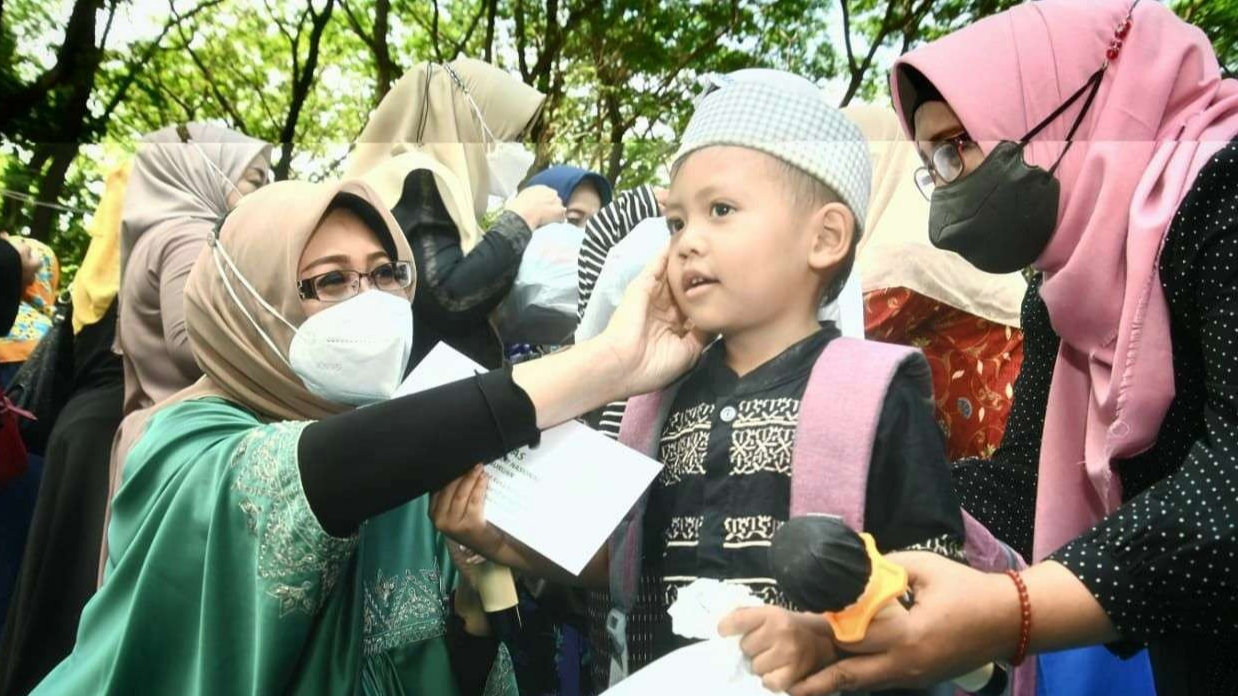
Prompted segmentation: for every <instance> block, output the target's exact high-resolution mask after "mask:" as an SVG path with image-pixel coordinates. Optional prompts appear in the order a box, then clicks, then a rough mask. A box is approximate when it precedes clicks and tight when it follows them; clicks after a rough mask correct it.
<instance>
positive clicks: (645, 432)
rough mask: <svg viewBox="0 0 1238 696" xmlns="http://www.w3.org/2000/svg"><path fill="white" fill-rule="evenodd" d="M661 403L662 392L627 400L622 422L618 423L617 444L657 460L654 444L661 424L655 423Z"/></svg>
mask: <svg viewBox="0 0 1238 696" xmlns="http://www.w3.org/2000/svg"><path fill="white" fill-rule="evenodd" d="M662 401H663V392H653V393H650V394H642V395H640V396H634V397H632V398H631V399H628V405H627V407H625V408H624V409H623V420H622V421H620V423H619V442H622V443H623V444H625V445H627V446H628V447H631V448H632V449H634V450H636V451H637V452H640V453H641V454H643V455H645V456H648V457H653V458H654V459H657V458H658V457H657V454H658V453H657V451H656V443H657V441H658V431H659V430H661V425H662V424H661V423H658V422H656V421H657V420H658V412H659V411H660V410H661V406H662Z"/></svg>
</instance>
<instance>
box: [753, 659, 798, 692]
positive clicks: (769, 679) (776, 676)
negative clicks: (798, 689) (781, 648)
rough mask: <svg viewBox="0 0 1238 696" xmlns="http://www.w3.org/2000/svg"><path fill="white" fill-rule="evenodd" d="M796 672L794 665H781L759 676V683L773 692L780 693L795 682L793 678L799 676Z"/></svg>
mask: <svg viewBox="0 0 1238 696" xmlns="http://www.w3.org/2000/svg"><path fill="white" fill-rule="evenodd" d="M796 672H797V669H796V665H794V664H789V665H783V666H782V667H779V668H778V669H775V670H774V671H772V672H769V673H768V674H766V675H765V676H763V677H761V684H763V685H764V686H765V688H766V689H768V690H770V691H773V692H774V693H782V692H783V691H786V690H787V689H788V688H790V687H791V685H793V684H795V679H796V678H797V677H799V676H800V675H799V674H797V673H796Z"/></svg>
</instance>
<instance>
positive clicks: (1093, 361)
mask: <svg viewBox="0 0 1238 696" xmlns="http://www.w3.org/2000/svg"><path fill="white" fill-rule="evenodd" d="M1130 8H1131V0H1095V1H1090V2H1078V0H1042V1H1041V2H1035V3H1026V4H1023V5H1019V6H1017V7H1015V8H1013V9H1011V10H1009V11H1007V12H1003V13H1001V14H998V15H994V16H992V17H989V18H987V19H984V20H982V21H980V22H977V23H975V24H973V25H972V26H969V27H967V28H965V29H963V30H961V31H958V32H955V33H954V34H951V35H949V36H947V37H945V38H943V39H941V40H939V41H936V42H934V43H932V44H929V45H928V46H925V47H923V48H921V49H919V50H916V51H913V52H912V53H910V54H908V55H906V56H904V57H903V58H902V59H900V60H899V61H898V62H897V63H895V66H894V70H893V72H892V73H891V75H892V79H891V82H892V91H893V93H894V101H895V108H896V109H897V110H898V111H899V114H900V115H901V116H902V121H903V124H904V126H906V127H908V129H909V130H910V129H911V128H910V123H911V120H912V116H913V114H911V113H908V112H907V109H909V108H914V104H915V102H914V100H912V99H910V98H909V97H910V96H911V94H910V93H909V89H914V88H913V87H910V86H909V83H908V81H907V80H906V79H902V68H903V67H904V66H911V67H914V68H915V69H916V70H919V71H920V72H921V73H922V74H923V75H924V76H925V77H927V78H928V80H929V81H930V82H931V83H932V84H933V85H934V86H935V87H936V88H937V89H938V90H939V91H940V92H941V94H942V97H944V99H945V100H946V102H947V103H949V104H950V106H951V107H952V108H953V109H954V111H955V113H957V114H958V117H959V120H960V121H961V122H962V123H963V126H964V127H965V128H966V129H967V132H968V133H969V134H970V135H971V137H972V139H974V140H975V141H976V142H978V143H980V145H981V147H982V148H983V149H984V150H985V151H986V152H987V151H988V150H990V149H991V147H992V146H993V145H995V144H996V141H1000V140H1018V139H1019V138H1021V137H1023V136H1024V134H1025V133H1027V131H1029V130H1030V129H1031V128H1033V127H1034V126H1035V125H1036V124H1037V123H1039V122H1040V121H1041V120H1042V119H1043V118H1044V117H1046V116H1048V115H1049V114H1050V113H1052V112H1053V110H1054V109H1055V108H1057V107H1058V106H1059V105H1060V104H1062V103H1063V102H1064V101H1065V100H1066V99H1067V98H1068V97H1069V96H1070V95H1071V94H1072V93H1074V92H1075V90H1077V89H1078V88H1079V87H1081V86H1082V85H1083V84H1084V83H1085V82H1086V81H1087V79H1088V77H1089V76H1090V75H1091V74H1092V73H1093V72H1095V71H1096V69H1097V68H1098V67H1100V65H1101V64H1102V62H1103V61H1104V60H1105V54H1106V50H1107V49H1108V47H1109V45H1110V43H1111V42H1112V41H1113V40H1114V38H1115V29H1116V28H1117V27H1118V26H1119V25H1120V24H1121V23H1122V21H1123V19H1124V18H1125V17H1126V14H1127V12H1128V11H1129V10H1130ZM979 66H983V68H980V69H978V67H979ZM900 91H902V92H903V93H902V94H900ZM1083 101H1084V100H1082V99H1080V100H1079V101H1078V102H1076V103H1075V104H1074V105H1073V106H1072V107H1071V108H1070V109H1069V110H1067V111H1066V113H1064V114H1063V115H1062V116H1060V117H1059V118H1058V119H1057V120H1055V121H1054V122H1053V123H1052V124H1050V125H1049V126H1048V127H1047V128H1046V129H1045V131H1044V132H1043V133H1041V134H1040V135H1039V136H1037V138H1036V139H1034V140H1033V141H1032V142H1031V145H1030V146H1029V147H1028V148H1027V150H1026V151H1025V156H1026V158H1027V161H1028V162H1029V164H1034V165H1039V166H1041V167H1044V168H1046V169H1047V168H1049V167H1050V166H1051V165H1052V164H1053V162H1054V161H1055V160H1056V159H1057V157H1058V156H1059V155H1060V154H1061V152H1062V148H1063V143H1062V140H1063V139H1064V138H1065V136H1066V132H1067V131H1068V130H1069V128H1070V126H1071V124H1072V123H1073V121H1074V119H1075V117H1076V115H1077V114H1078V113H1079V110H1080V108H1081V106H1082V102H1083ZM1235 134H1238V82H1235V81H1234V80H1224V79H1222V77H1221V71H1220V68H1219V66H1218V65H1217V60H1216V56H1215V55H1214V54H1213V51H1212V47H1211V44H1210V43H1209V42H1208V39H1207V37H1205V36H1204V34H1203V32H1201V31H1200V30H1199V29H1197V28H1195V27H1192V26H1190V25H1188V24H1186V23H1184V22H1182V21H1181V20H1179V19H1177V18H1176V17H1175V16H1174V15H1173V13H1171V12H1170V11H1169V10H1167V9H1166V8H1165V7H1163V6H1162V5H1160V4H1159V3H1157V2H1151V1H1147V2H1141V3H1140V4H1139V5H1138V6H1136V7H1135V10H1134V14H1133V19H1132V26H1131V28H1130V33H1129V35H1128V36H1127V37H1126V39H1125V42H1124V46H1123V47H1122V49H1121V52H1120V54H1119V55H1118V57H1117V59H1116V60H1114V61H1112V65H1110V66H1109V68H1108V70H1107V71H1106V72H1105V76H1104V79H1103V82H1102V84H1101V87H1100V92H1099V93H1098V94H1097V97H1096V101H1095V103H1094V104H1093V105H1092V107H1091V109H1090V110H1089V112H1088V114H1087V115H1086V116H1085V118H1084V119H1083V123H1082V125H1081V126H1080V129H1079V132H1078V134H1077V135H1076V137H1075V144H1074V146H1073V147H1072V148H1071V149H1070V151H1069V154H1067V156H1066V158H1065V160H1063V163H1062V166H1061V168H1060V169H1059V170H1058V172H1057V178H1058V179H1059V181H1060V182H1061V187H1062V193H1061V202H1060V206H1059V209H1058V223H1057V228H1056V231H1055V232H1054V235H1053V238H1052V239H1051V240H1050V242H1049V245H1048V247H1047V248H1046V249H1045V251H1044V253H1043V254H1042V255H1041V257H1040V258H1039V259H1038V260H1037V262H1036V267H1037V268H1038V269H1040V270H1042V271H1044V273H1045V283H1044V286H1043V288H1042V289H1041V296H1042V297H1043V298H1044V300H1045V303H1046V304H1047V305H1048V307H1049V315H1050V317H1051V319H1052V322H1053V328H1054V329H1055V330H1056V332H1057V333H1058V335H1059V336H1061V338H1062V343H1061V349H1060V351H1059V353H1058V358H1057V365H1056V367H1055V368H1054V373H1053V382H1052V385H1051V387H1050V391H1049V407H1048V412H1047V414H1046V418H1045V429H1044V435H1043V438H1042V445H1041V451H1040V473H1039V492H1038V494H1037V500H1036V535H1035V549H1034V554H1035V557H1036V558H1037V559H1040V558H1043V557H1045V556H1046V555H1048V554H1049V553H1052V552H1053V551H1054V550H1056V549H1057V548H1058V547H1060V546H1061V545H1063V544H1064V543H1066V542H1068V541H1070V540H1071V539H1073V538H1074V537H1076V536H1078V535H1079V534H1080V533H1082V532H1083V531H1085V530H1087V529H1088V528H1090V527H1091V526H1093V525H1094V524H1096V523H1097V522H1099V521H1100V520H1101V519H1102V518H1104V517H1105V516H1106V515H1108V514H1109V513H1110V512H1112V511H1113V510H1114V509H1115V508H1117V506H1118V505H1119V504H1120V502H1121V485H1120V482H1119V481H1118V480H1117V478H1116V477H1115V476H1114V474H1113V470H1112V467H1111V463H1112V461H1113V460H1121V459H1126V458H1129V457H1132V456H1134V455H1136V454H1139V453H1140V452H1144V451H1146V450H1147V449H1149V448H1150V447H1151V446H1152V445H1153V444H1154V443H1155V442H1156V439H1157V435H1158V433H1159V431H1160V426H1161V423H1162V421H1163V420H1164V418H1165V412H1166V411H1167V410H1168V408H1169V404H1170V402H1171V401H1172V400H1173V397H1174V378H1173V351H1172V346H1171V343H1170V336H1169V309H1168V306H1167V305H1166V302H1165V297H1164V293H1163V291H1162V288H1161V280H1160V273H1159V270H1158V267H1157V263H1158V259H1159V257H1160V252H1161V246H1162V244H1163V243H1164V240H1165V236H1166V234H1167V233H1168V231H1169V226H1170V223H1171V222H1172V221H1173V218H1174V215H1175V213H1176V212H1177V210H1178V206H1179V204H1180V203H1181V202H1182V199H1183V198H1184V197H1185V196H1186V194H1187V192H1188V191H1189V190H1190V188H1191V184H1192V182H1194V180H1195V177H1196V175H1197V174H1198V173H1199V170H1200V169H1201V168H1203V166H1204V165H1205V164H1207V162H1208V161H1209V159H1211V158H1212V156H1213V155H1214V154H1216V152H1217V151H1218V150H1220V149H1221V148H1222V147H1224V146H1225V145H1226V144H1227V143H1228V142H1229V141H1230V140H1231V139H1232V138H1234V136H1235Z"/></svg>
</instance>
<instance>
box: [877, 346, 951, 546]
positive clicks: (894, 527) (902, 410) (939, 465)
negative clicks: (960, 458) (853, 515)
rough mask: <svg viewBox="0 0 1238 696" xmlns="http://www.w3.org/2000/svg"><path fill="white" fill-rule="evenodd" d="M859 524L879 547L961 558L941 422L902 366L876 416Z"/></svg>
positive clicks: (929, 401)
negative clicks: (861, 516) (874, 435)
mask: <svg viewBox="0 0 1238 696" xmlns="http://www.w3.org/2000/svg"><path fill="white" fill-rule="evenodd" d="M906 369H907V368H904V370H906ZM923 369H925V370H928V366H927V365H924V366H923ZM864 528H865V530H866V531H868V532H869V533H870V534H872V535H873V539H874V540H876V542H877V547H878V548H879V549H880V550H881V552H882V553H887V552H890V551H899V550H904V549H916V550H923V551H933V552H936V553H940V554H941V555H944V556H947V557H950V558H954V559H956V560H961V559H962V547H963V539H964V536H963V515H962V513H961V512H960V508H959V501H958V498H957V497H956V496H955V494H954V487H953V485H952V483H951V480H950V470H949V468H948V467H947V465H946V443H945V440H944V438H943V436H942V432H941V427H940V426H938V425H937V420H936V418H935V417H934V415H933V404H932V401H931V399H929V398H927V397H926V396H925V395H924V394H922V393H921V390H920V389H919V388H918V387H917V386H916V383H915V382H914V381H913V380H912V379H911V378H910V377H908V376H907V374H906V373H905V372H904V371H902V370H900V372H899V373H898V374H897V375H895V377H894V380H893V381H892V382H891V383H890V390H889V392H888V393H887V394H886V399H885V404H884V405H883V406H882V409H881V420H879V421H878V422H877V436H876V438H875V440H874V442H873V459H872V464H871V465H870V468H869V472H868V487H867V501H866V503H865V510H864Z"/></svg>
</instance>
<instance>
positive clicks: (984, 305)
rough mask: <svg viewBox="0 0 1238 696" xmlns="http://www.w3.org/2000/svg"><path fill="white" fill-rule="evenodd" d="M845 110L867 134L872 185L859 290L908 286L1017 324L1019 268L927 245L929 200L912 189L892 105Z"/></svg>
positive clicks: (911, 151) (910, 147)
mask: <svg viewBox="0 0 1238 696" xmlns="http://www.w3.org/2000/svg"><path fill="white" fill-rule="evenodd" d="M843 113H844V114H846V115H847V117H848V118H850V119H851V120H852V121H854V122H855V123H856V125H858V126H859V127H860V130H861V131H862V132H863V133H864V137H865V138H867V139H868V146H869V152H870V153H871V155H872V161H873V184H872V192H871V194H870V197H869V202H868V223H867V227H866V228H865V231H864V236H863V237H861V238H860V246H859V250H858V251H857V254H856V267H857V268H858V269H859V271H860V286H861V288H862V290H863V292H865V293H869V292H872V291H874V290H884V289H886V288H907V289H909V290H912V291H914V292H917V293H920V294H921V295H924V296H926V297H930V298H932V299H934V300H937V301H938V302H941V303H942V304H946V305H949V306H951V307H954V308H955V309H959V310H962V311H964V312H967V313H969V314H973V315H975V316H978V317H981V318H983V319H988V320H989V321H992V322H996V323H998V324H1003V325H1005V326H1013V327H1018V326H1019V308H1020V306H1021V305H1022V303H1023V294H1024V292H1025V291H1026V290H1027V283H1026V281H1024V279H1023V276H1022V275H1021V274H1018V273H1010V274H1007V275H992V274H989V273H984V272H981V271H978V270H976V268H975V267H974V266H972V265H971V264H970V263H968V262H967V261H965V260H964V259H963V257H961V256H959V255H958V254H955V253H954V252H950V251H942V250H941V249H938V248H936V247H934V246H933V245H932V243H931V242H929V237H928V214H929V203H928V201H926V200H925V199H924V196H923V195H921V194H920V191H919V190H918V189H917V188H916V183H915V178H914V173H915V170H916V168H918V167H920V166H921V162H920V156H919V154H917V152H916V147H915V144H914V143H912V142H910V141H909V140H907V137H906V135H904V133H903V129H902V127H901V126H900V125H899V122H898V116H897V115H896V114H895V113H894V111H893V110H892V109H889V108H885V107H879V106H873V105H869V104H856V105H852V106H849V107H847V108H845V109H843Z"/></svg>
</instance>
